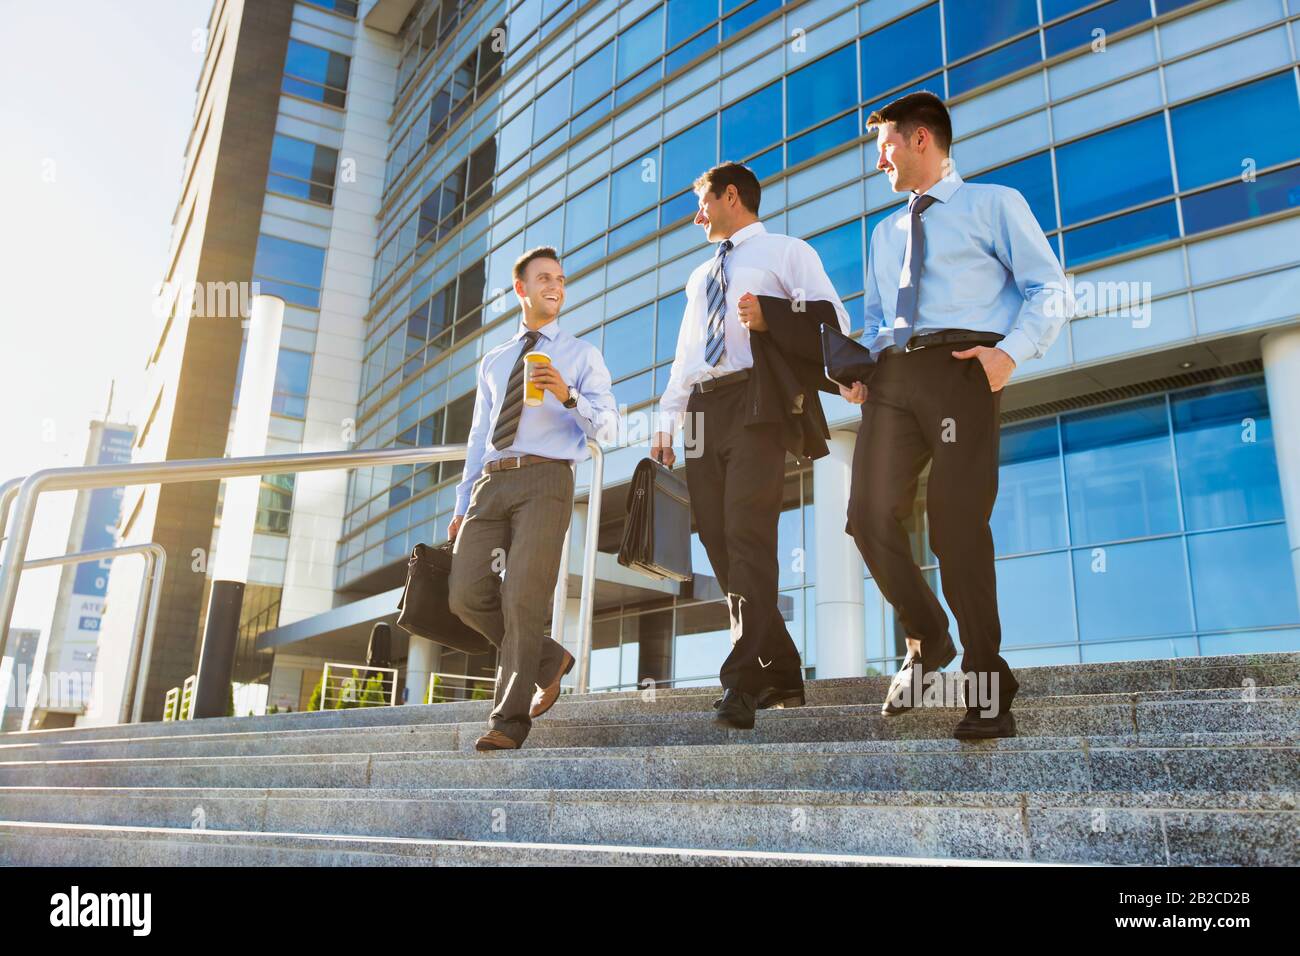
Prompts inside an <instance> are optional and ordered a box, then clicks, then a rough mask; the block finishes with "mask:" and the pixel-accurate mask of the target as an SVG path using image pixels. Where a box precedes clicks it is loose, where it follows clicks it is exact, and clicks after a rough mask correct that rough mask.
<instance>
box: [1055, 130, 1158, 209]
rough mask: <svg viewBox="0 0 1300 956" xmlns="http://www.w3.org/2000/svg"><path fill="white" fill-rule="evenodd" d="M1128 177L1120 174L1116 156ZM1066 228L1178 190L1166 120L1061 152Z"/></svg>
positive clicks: (1083, 142) (1059, 170) (1059, 163)
mask: <svg viewBox="0 0 1300 956" xmlns="http://www.w3.org/2000/svg"><path fill="white" fill-rule="evenodd" d="M1117 156H1122V157H1123V158H1124V175H1122V176H1117V175H1116V174H1115V157H1117ZM1056 172H1057V178H1058V181H1059V182H1060V184H1061V219H1062V221H1063V222H1064V224H1065V225H1069V224H1070V223H1074V222H1079V221H1081V220H1084V219H1091V218H1093V217H1094V216H1104V215H1105V214H1106V213H1108V212H1113V211H1115V210H1117V209H1123V208H1125V207H1127V206H1136V205H1137V204H1138V203H1141V202H1146V201H1147V200H1150V199H1159V198H1160V197H1161V196H1167V195H1169V194H1170V193H1172V192H1173V191H1174V181H1173V177H1172V175H1171V174H1170V171H1169V143H1168V139H1167V138H1166V136H1165V121H1164V117H1163V116H1160V115H1156V116H1148V117H1147V118H1146V119H1142V120H1138V121H1137V122H1135V123H1128V124H1126V125H1124V126H1120V127H1117V128H1115V129H1112V130H1108V131H1107V132H1105V133H1101V134H1100V135H1098V136H1090V137H1088V138H1087V139H1084V140H1080V141H1079V142H1077V143H1070V144H1069V145H1068V146H1062V147H1060V148H1059V149H1058V150H1057V151H1056Z"/></svg>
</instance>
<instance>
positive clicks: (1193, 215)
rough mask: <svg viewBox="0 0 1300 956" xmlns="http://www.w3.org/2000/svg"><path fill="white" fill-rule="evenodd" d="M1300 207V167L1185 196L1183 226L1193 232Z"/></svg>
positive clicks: (1292, 167) (1190, 232)
mask: <svg viewBox="0 0 1300 956" xmlns="http://www.w3.org/2000/svg"><path fill="white" fill-rule="evenodd" d="M1296 206H1300V166H1289V167H1287V168H1286V169H1279V170H1278V171H1277V172H1275V173H1267V174H1265V175H1263V176H1260V177H1259V178H1258V179H1256V180H1255V181H1254V182H1253V183H1244V182H1235V183H1230V184H1229V185H1227V186H1217V187H1215V188H1214V189H1207V190H1206V191H1205V192H1200V193H1196V194H1195V195H1192V196H1185V197H1184V198H1183V228H1184V229H1185V230H1186V231H1187V234H1188V235H1189V236H1190V235H1191V234H1192V233H1196V232H1204V231H1205V230H1206V229H1217V228H1218V227H1219V226H1226V225H1228V224H1230V223H1234V222H1243V221H1245V220H1247V219H1254V218H1255V217H1256V216H1267V215H1269V214H1270V213H1274V212H1281V211H1282V210H1284V209H1294V208H1295V207H1296Z"/></svg>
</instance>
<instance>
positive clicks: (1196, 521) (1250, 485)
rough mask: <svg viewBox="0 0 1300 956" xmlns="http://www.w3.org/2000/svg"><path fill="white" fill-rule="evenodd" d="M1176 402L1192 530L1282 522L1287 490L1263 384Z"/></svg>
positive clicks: (1188, 395)
mask: <svg viewBox="0 0 1300 956" xmlns="http://www.w3.org/2000/svg"><path fill="white" fill-rule="evenodd" d="M1172 401H1173V416H1174V443H1175V446H1176V449H1177V454H1178V481H1179V486H1180V487H1181V488H1182V493H1183V514H1184V515H1185V516H1186V520H1187V527H1188V529H1189V530H1199V529H1201V528H1221V527H1225V526H1227V525H1236V524H1249V523H1252V522H1255V521H1272V520H1275V519H1280V518H1281V517H1282V488H1281V484H1280V483H1279V480H1278V474H1277V458H1276V456H1275V454H1274V449H1273V420H1272V418H1270V417H1269V411H1268V398H1267V396H1266V394H1265V389H1264V384H1263V382H1258V381H1257V382H1255V383H1254V384H1251V385H1245V386H1242V385H1213V386H1208V387H1205V388H1198V389H1194V390H1192V391H1190V392H1183V393H1181V394H1178V395H1174V396H1172Z"/></svg>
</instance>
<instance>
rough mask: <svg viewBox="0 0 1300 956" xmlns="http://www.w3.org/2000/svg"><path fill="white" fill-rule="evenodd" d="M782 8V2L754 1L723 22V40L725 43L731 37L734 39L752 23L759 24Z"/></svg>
mask: <svg viewBox="0 0 1300 956" xmlns="http://www.w3.org/2000/svg"><path fill="white" fill-rule="evenodd" d="M727 6H728V7H731V6H735V4H731V3H728V4H727ZM780 7H781V0H754V2H753V3H751V4H750V5H749V6H747V7H746V8H745V9H743V10H741V11H740V12H739V13H737V14H735V15H734V16H730V17H727V18H726V19H725V20H723V21H722V39H723V40H724V41H725V40H727V39H728V38H730V37H734V36H735V35H736V34H737V33H739V32H740V31H741V30H743V29H745V27H747V26H749V25H750V24H751V23H757V22H758V21H759V20H761V19H762V18H763V17H765V16H767V15H768V14H769V13H771V12H772V11H773V10H778V9H780Z"/></svg>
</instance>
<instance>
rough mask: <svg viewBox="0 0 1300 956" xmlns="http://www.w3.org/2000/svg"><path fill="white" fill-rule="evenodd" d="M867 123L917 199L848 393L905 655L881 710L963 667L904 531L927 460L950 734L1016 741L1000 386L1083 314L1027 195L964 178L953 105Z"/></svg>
mask: <svg viewBox="0 0 1300 956" xmlns="http://www.w3.org/2000/svg"><path fill="white" fill-rule="evenodd" d="M868 126H869V127H870V128H874V129H876V130H877V131H878V133H877V136H878V142H877V149H878V152H879V157H878V161H877V168H878V169H880V170H882V171H883V172H884V173H885V174H886V175H887V176H888V177H889V181H890V184H891V185H892V186H893V189H894V191H895V192H900V193H906V194H907V195H908V205H907V207H906V208H904V209H900V210H899V211H898V212H896V213H894V214H893V215H892V216H890V217H889V218H887V219H885V220H884V221H882V222H881V223H879V224H878V225H877V226H876V228H875V229H874V230H873V232H872V234H871V242H870V250H869V252H870V254H869V263H868V275H867V289H866V304H865V307H866V337H865V339H864V341H866V342H867V343H869V345H870V348H871V350H872V352H873V353H874V354H875V355H876V358H877V361H876V364H875V367H874V371H873V372H872V374H871V376H870V380H869V382H867V383H862V382H857V383H854V385H853V387H852V388H851V389H845V388H843V387H841V393H842V394H843V395H844V397H845V398H847V399H848V400H849V401H851V402H855V403H861V404H862V428H861V430H860V431H859V432H858V440H857V445H856V448H855V450H854V459H853V482H852V488H851V491H850V497H849V509H848V526H847V530H848V531H849V532H850V533H851V534H852V535H853V537H854V539H855V540H856V542H857V544H858V548H859V550H861V552H862V555H863V558H864V560H865V561H866V563H867V566H868V567H869V568H870V569H871V573H872V577H873V578H874V579H875V581H876V583H877V584H878V585H879V586H880V590H881V593H883V594H884V595H885V597H886V599H887V600H888V601H889V602H890V604H892V605H893V606H894V609H895V611H897V612H898V616H899V619H900V621H901V622H902V626H903V629H904V639H905V644H906V657H905V659H904V661H903V665H902V667H901V669H900V670H899V672H898V675H897V676H896V677H895V678H894V681H893V684H892V686H891V687H890V689H889V694H888V696H887V697H886V700H885V703H884V706H883V707H882V713H883V714H884V715H885V716H887V717H890V716H894V715H896V714H901V713H903V712H905V711H907V710H910V709H911V708H912V707H913V706H915V705H917V704H919V703H920V702H921V698H922V696H923V693H922V692H923V689H924V687H925V686H927V685H928V681H926V680H924V677H925V674H926V673H927V672H935V671H938V670H940V669H942V668H943V667H944V666H945V665H947V664H948V663H949V662H951V661H952V659H953V658H954V657H955V656H956V647H955V646H954V644H953V641H952V637H951V635H950V634H949V632H948V616H947V614H946V613H945V612H944V610H943V607H942V606H941V605H940V604H939V601H938V599H937V598H936V597H935V595H934V592H933V591H932V590H931V589H930V587H929V586H928V585H927V584H926V582H925V579H924V577H923V575H922V574H921V571H920V569H919V568H918V567H917V564H916V561H915V560H914V559H913V557H912V548H911V545H910V543H909V540H908V535H907V531H906V529H905V527H904V524H903V523H904V521H906V520H908V519H909V518H910V517H911V515H912V510H913V505H914V500H915V496H916V490H917V486H918V482H919V479H920V475H921V472H922V471H923V470H924V469H925V467H926V465H927V464H928V465H929V466H930V474H929V478H928V481H927V485H926V512H927V514H928V517H929V529H930V545H931V547H932V549H933V550H934V553H935V555H936V556H937V557H938V559H939V572H940V579H941V581H942V583H943V593H944V597H946V598H947V600H948V606H949V607H951V608H952V611H953V615H954V617H956V619H957V628H958V633H959V635H960V638H961V644H962V649H963V656H962V661H961V670H962V672H963V675H964V678H965V690H966V705H967V710H966V715H965V717H964V718H963V719H962V720H961V722H960V723H959V724H958V725H957V727H956V728H955V729H954V731H953V735H954V736H955V737H957V738H958V739H970V738H982V737H1011V736H1014V735H1015V732H1016V729H1015V718H1014V717H1013V716H1012V714H1011V709H1010V708H1011V701H1012V699H1013V698H1014V697H1015V694H1016V689H1017V686H1018V685H1017V682H1016V679H1015V676H1014V675H1013V674H1012V673H1011V669H1010V667H1008V666H1007V663H1006V661H1005V660H1004V659H1003V658H1002V656H1001V654H1000V653H999V649H1000V646H1001V637H1002V632H1001V625H1000V623H999V619H998V606H997V582H996V579H995V576H994V567H993V536H992V532H991V531H990V529H989V517H990V515H991V514H992V511H993V504H994V501H995V500H996V498H997V488H998V440H999V434H1000V428H999V424H1000V423H999V408H1000V399H1001V391H1002V388H1003V387H1004V386H1005V385H1006V383H1007V381H1008V379H1010V377H1011V374H1012V372H1013V371H1014V370H1015V369H1016V368H1017V367H1018V366H1020V365H1023V364H1024V363H1025V362H1027V361H1029V360H1031V359H1034V358H1039V357H1041V356H1042V355H1043V354H1044V353H1045V352H1046V351H1047V349H1048V347H1049V346H1050V345H1051V344H1052V341H1053V340H1054V339H1055V338H1056V336H1057V334H1058V333H1059V332H1060V330H1061V327H1062V325H1063V324H1064V322H1065V321H1066V319H1067V318H1068V316H1069V314H1070V313H1071V311H1072V308H1073V306H1072V302H1071V299H1070V294H1069V290H1068V288H1067V285H1066V281H1065V275H1064V273H1063V271H1062V269H1061V265H1060V263H1059V262H1058V261H1057V259H1056V256H1055V255H1054V254H1053V252H1052V248H1051V246H1050V245H1049V244H1048V242H1047V239H1046V237H1044V235H1043V231H1042V229H1041V228H1039V225H1038V223H1037V221H1036V220H1035V219H1034V216H1033V214H1032V213H1031V212H1030V209H1029V204H1028V203H1026V202H1025V199H1024V197H1023V196H1021V195H1020V193H1018V192H1017V191H1016V190H1014V189H1011V188H1009V187H1006V186H995V185H990V184H983V183H978V184H977V183H967V182H964V181H963V180H962V178H961V177H960V176H959V175H958V174H957V172H956V169H955V167H954V166H953V164H952V162H951V160H950V159H949V150H950V148H951V144H952V121H951V119H950V118H949V115H948V110H947V108H946V107H945V106H944V104H943V101H942V100H940V99H939V98H938V97H937V96H935V95H934V94H933V93H928V92H918V93H909V94H907V95H906V96H903V97H900V98H899V99H897V100H895V101H894V102H892V103H890V104H889V105H888V106H885V107H883V108H882V109H880V110H878V111H876V112H874V113H872V115H871V116H870V118H869V119H868ZM927 699H928V698H927Z"/></svg>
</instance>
